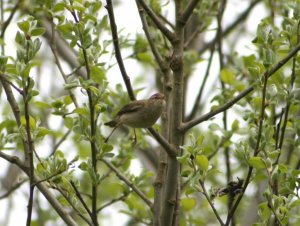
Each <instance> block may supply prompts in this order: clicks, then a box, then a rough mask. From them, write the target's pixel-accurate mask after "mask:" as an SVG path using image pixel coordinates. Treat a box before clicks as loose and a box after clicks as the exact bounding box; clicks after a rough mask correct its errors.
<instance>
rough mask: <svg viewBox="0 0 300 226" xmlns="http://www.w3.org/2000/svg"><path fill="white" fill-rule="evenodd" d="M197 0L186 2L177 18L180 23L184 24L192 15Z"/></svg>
mask: <svg viewBox="0 0 300 226" xmlns="http://www.w3.org/2000/svg"><path fill="white" fill-rule="evenodd" d="M199 1H200V0H191V1H190V2H189V3H188V5H187V7H186V8H185V9H184V10H183V12H182V14H181V16H180V17H179V18H178V21H179V22H180V23H181V24H182V25H186V23H187V21H188V20H189V18H190V17H191V16H192V15H193V11H194V9H195V8H196V6H197V5H198V3H199ZM200 4H201V3H200Z"/></svg>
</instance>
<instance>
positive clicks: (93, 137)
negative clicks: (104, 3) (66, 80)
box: [70, 3, 98, 226]
mask: <svg viewBox="0 0 300 226" xmlns="http://www.w3.org/2000/svg"><path fill="white" fill-rule="evenodd" d="M71 4H72V3H71ZM70 13H71V14H72V16H73V18H74V20H75V22H76V23H77V24H79V22H80V21H79V19H78V17H77V15H76V11H74V9H72V10H71V11H70ZM78 33H79V38H80V42H81V46H80V48H81V50H82V53H83V58H84V63H85V69H86V74H87V79H90V77H91V76H90V65H89V60H88V56H87V52H86V49H85V47H84V46H85V45H84V40H83V36H82V31H81V30H80V26H78ZM87 95H88V101H89V109H90V129H91V131H90V146H91V158H92V167H93V171H94V173H95V175H97V171H98V170H97V146H96V128H97V127H96V121H97V120H96V114H95V103H94V99H93V93H92V91H91V90H90V88H88V89H87ZM97 187H98V183H97V181H94V183H93V184H92V222H93V224H94V225H95V226H98V218H97V201H98V191H97Z"/></svg>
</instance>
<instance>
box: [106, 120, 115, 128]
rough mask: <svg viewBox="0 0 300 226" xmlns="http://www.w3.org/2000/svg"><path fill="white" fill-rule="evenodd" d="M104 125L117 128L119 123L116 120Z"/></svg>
mask: <svg viewBox="0 0 300 226" xmlns="http://www.w3.org/2000/svg"><path fill="white" fill-rule="evenodd" d="M104 125H106V126H109V127H116V126H117V125H118V123H117V122H116V121H115V120H111V121H109V122H106V123H104Z"/></svg>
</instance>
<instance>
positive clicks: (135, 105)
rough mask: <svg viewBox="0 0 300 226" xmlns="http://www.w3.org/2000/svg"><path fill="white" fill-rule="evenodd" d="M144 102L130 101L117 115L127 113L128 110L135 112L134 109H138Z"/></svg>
mask: <svg viewBox="0 0 300 226" xmlns="http://www.w3.org/2000/svg"><path fill="white" fill-rule="evenodd" d="M144 104H145V103H144V102H142V101H139V100H137V101H134V102H131V103H129V104H127V105H125V106H124V107H123V108H122V109H121V110H120V111H119V112H118V114H117V115H123V114H124V113H128V112H135V111H138V110H139V109H141V108H143V107H144Z"/></svg>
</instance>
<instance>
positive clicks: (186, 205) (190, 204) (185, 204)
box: [181, 198, 197, 211]
mask: <svg viewBox="0 0 300 226" xmlns="http://www.w3.org/2000/svg"><path fill="white" fill-rule="evenodd" d="M196 203H197V202H196V200H195V199H193V198H183V199H181V206H182V209H183V210H185V211H190V210H192V209H193V208H194V207H195V206H196Z"/></svg>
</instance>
